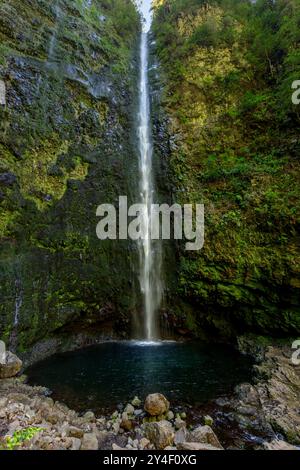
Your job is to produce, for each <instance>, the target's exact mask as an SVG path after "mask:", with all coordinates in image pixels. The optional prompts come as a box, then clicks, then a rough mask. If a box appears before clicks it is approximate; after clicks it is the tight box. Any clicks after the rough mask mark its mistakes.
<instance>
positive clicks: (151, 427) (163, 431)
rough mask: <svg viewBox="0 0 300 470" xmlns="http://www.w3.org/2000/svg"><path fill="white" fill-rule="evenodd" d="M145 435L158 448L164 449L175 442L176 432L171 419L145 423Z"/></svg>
mask: <svg viewBox="0 0 300 470" xmlns="http://www.w3.org/2000/svg"><path fill="white" fill-rule="evenodd" d="M145 436H146V437H147V438H148V439H149V441H150V442H151V443H152V444H154V445H155V448H156V449H164V448H165V447H167V446H170V445H172V444H173V442H174V437H175V434H174V429H173V427H172V425H171V424H170V423H169V421H159V422H157V423H147V424H146V425H145Z"/></svg>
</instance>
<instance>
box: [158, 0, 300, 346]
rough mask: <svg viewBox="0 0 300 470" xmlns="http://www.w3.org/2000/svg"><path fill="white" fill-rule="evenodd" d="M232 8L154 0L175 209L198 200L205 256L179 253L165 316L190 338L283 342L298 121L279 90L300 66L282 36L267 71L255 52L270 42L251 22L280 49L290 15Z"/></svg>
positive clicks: (295, 212)
mask: <svg viewBox="0 0 300 470" xmlns="http://www.w3.org/2000/svg"><path fill="white" fill-rule="evenodd" d="M239 3H240V2H234V1H231V0H229V1H222V0H218V1H208V2H207V1H205V2H204V1H203V2H201V1H193V0H190V1H188V2H180V1H179V0H178V1H177V0H174V2H167V1H166V2H164V1H157V2H155V5H156V9H155V15H154V26H153V34H154V36H155V40H156V43H155V45H154V51H153V53H154V54H156V56H157V57H158V59H159V62H160V65H161V82H162V85H161V90H162V92H161V98H162V100H161V102H162V105H163V108H164V112H165V114H166V115H167V116H168V120H165V122H166V123H167V129H168V136H167V135H166V134H165V135H164V142H165V151H164V152H165V158H167V159H168V166H169V176H170V179H169V181H170V182H172V183H170V185H171V188H172V196H173V202H178V203H180V204H185V203H204V204H205V244H204V248H203V249H202V250H201V251H200V252H186V251H185V250H184V246H183V245H178V246H177V251H176V257H177V259H176V276H175V277H176V278H175V280H174V278H173V280H172V282H171V283H170V284H169V289H170V292H169V298H168V304H169V305H168V310H169V311H170V316H172V314H173V315H175V319H174V324H176V325H181V327H182V328H187V329H189V330H191V331H192V332H193V333H194V334H196V335H198V336H199V335H201V331H202V330H203V329H205V330H206V331H207V332H210V333H211V334H212V336H215V335H216V334H220V335H221V336H222V337H226V338H233V337H235V336H236V335H238V334H240V333H245V332H247V331H248V332H256V333H258V334H266V335H274V336H287V335H289V334H291V335H292V334H297V333H298V332H299V328H300V305H299V298H300V295H299V285H300V284H299V277H300V276H299V273H300V257H299V226H300V224H299V222H300V207H299V200H300V198H299V196H300V195H299V187H300V186H299V169H300V168H299V159H298V158H296V156H297V155H298V154H299V136H298V135H297V134H298V130H297V129H298V128H299V114H298V115H297V110H296V109H295V107H294V108H292V105H291V99H290V98H289V99H288V100H287V101H286V102H283V98H282V96H281V94H280V93H281V91H282V89H283V88H282V87H283V86H286V87H287V88H286V89H288V87H289V85H288V84H287V83H288V80H287V78H286V77H287V75H288V73H290V71H291V68H290V66H289V63H290V62H291V61H292V59H293V64H294V69H293V70H297V71H298V74H299V73H300V58H299V51H297V50H295V44H296V43H294V42H293V40H292V39H287V41H290V42H289V47H286V48H285V49H284V51H283V50H282V56H280V57H279V56H278V57H277V56H276V58H275V57H274V58H272V60H274V63H275V61H276V60H278V64H277V65H276V66H275V65H274V70H273V69H272V70H271V72H272V74H273V75H272V74H271V73H270V64H268V60H267V58H266V57H265V56H263V55H261V56H259V51H258V52H257V51H256V50H255V47H254V46H253V44H256V45H257V44H258V43H259V38H261V37H266V35H269V36H268V37H269V39H270V40H271V38H272V40H273V37H272V34H275V30H274V32H272V31H271V32H270V31H269V30H268V31H265V32H264V31H263V28H268V25H267V23H266V22H265V23H263V19H262V21H261V23H262V24H260V19H259V18H260V16H261V17H262V18H265V17H267V18H269V16H267V15H271V14H272V15H275V16H274V18H275V17H276V18H277V20H278V21H277V23H278V29H279V28H281V30H280V31H281V33H278V35H279V37H278V41H280V37H281V36H280V34H282V35H283V34H284V33H283V31H284V28H286V27H287V26H286V25H287V23H285V22H286V21H287V18H289V21H290V22H293V21H294V20H293V18H294V15H295V14H296V13H297V12H296V11H294V12H293V11H292V10H289V11H287V10H284V12H285V13H284V14H283V11H281V10H280V8H282V9H284V8H285V7H284V3H280V2H279V3H278V4H277V5H276V8H275V9H274V12H271V13H270V12H269V10H268V9H272V7H268V5H267V3H264V6H263V3H261V4H258V5H254V4H250V2H242V3H243V5H242V6H241V5H240V4H239ZM259 9H261V10H262V11H261V13H259V11H260V10H259ZM297 11H298V10H297ZM297 14H298V13H297ZM276 15H277V16H276ZM284 15H287V16H284ZM288 15H290V16H288ZM277 23H276V24H277ZM259 28H262V31H261V30H260V29H259ZM277 31H278V30H277V28H276V32H277ZM250 32H251V34H250ZM250 37H251V39H250ZM282 37H283V36H282ZM291 38H292V36H291ZM255 41H256V42H255ZM288 54H290V55H288ZM291 63H292V62H291ZM276 67H277V68H276ZM156 139H157V145H160V144H159V141H161V140H162V136H157V137H156ZM179 299H180V300H179Z"/></svg>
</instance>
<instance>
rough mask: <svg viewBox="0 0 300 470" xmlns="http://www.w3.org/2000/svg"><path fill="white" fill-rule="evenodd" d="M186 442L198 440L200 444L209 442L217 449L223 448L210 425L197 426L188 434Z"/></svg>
mask: <svg viewBox="0 0 300 470" xmlns="http://www.w3.org/2000/svg"><path fill="white" fill-rule="evenodd" d="M187 441H188V442H198V443H200V444H210V445H211V446H213V447H217V448H218V449H223V447H222V446H221V444H220V442H219V439H218V438H217V436H216V435H215V433H214V432H213V430H212V429H211V427H210V426H198V427H197V428H196V429H194V430H193V431H192V432H190V433H189V435H188V439H187Z"/></svg>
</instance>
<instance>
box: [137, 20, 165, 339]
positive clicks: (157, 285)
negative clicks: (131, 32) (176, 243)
mask: <svg viewBox="0 0 300 470" xmlns="http://www.w3.org/2000/svg"><path fill="white" fill-rule="evenodd" d="M148 29H149V19H148V21H147V22H146V24H145V26H144V27H143V31H142V34H141V46H140V90H139V93H140V95H139V122H138V136H139V155H140V161H139V169H140V194H141V203H142V204H143V206H144V207H145V209H146V210H144V211H143V213H142V214H141V215H142V226H143V235H144V236H143V239H142V240H140V241H139V259H140V285H141V291H142V294H143V300H144V312H143V313H144V332H143V334H144V336H145V338H146V339H147V340H153V339H157V338H158V328H157V319H156V313H157V310H158V308H159V305H160V302H161V293H162V283H161V276H160V264H161V262H160V250H159V246H158V244H157V243H156V244H155V243H154V242H153V241H152V240H151V205H152V203H153V193H154V182H153V173H152V155H153V148H152V142H151V126H150V99H149V86H148Z"/></svg>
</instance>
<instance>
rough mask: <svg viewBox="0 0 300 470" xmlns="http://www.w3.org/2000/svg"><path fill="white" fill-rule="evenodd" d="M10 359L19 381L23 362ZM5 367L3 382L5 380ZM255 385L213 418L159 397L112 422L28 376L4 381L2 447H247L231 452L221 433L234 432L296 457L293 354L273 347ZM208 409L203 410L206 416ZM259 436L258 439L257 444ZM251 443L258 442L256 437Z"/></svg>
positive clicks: (299, 431) (215, 407)
mask: <svg viewBox="0 0 300 470" xmlns="http://www.w3.org/2000/svg"><path fill="white" fill-rule="evenodd" d="M12 363H13V356H11V355H9V367H10V370H11V371H12V370H13V373H14V374H16V373H17V371H18V369H19V368H20V361H19V360H18V359H17V358H15V364H16V367H15V368H12ZM4 369H5V366H1V369H0V376H1V377H4V376H5V374H4V373H3V370H4ZM255 369H256V380H255V383H254V384H253V385H251V384H242V385H240V386H238V387H237V388H236V389H235V393H234V395H233V396H232V397H226V398H224V397H222V398H219V399H218V400H216V401H215V402H213V403H211V404H210V407H211V410H212V414H211V416H207V415H206V416H205V415H204V414H203V415H202V416H201V415H198V422H196V423H195V421H194V422H193V421H192V420H191V419H190V416H189V412H188V411H187V413H186V412H178V411H177V410H176V409H172V407H170V403H169V402H168V400H167V398H166V397H164V396H163V395H161V394H159V393H154V394H152V395H149V396H147V397H146V399H145V402H144V403H143V402H142V401H141V400H140V399H139V398H138V397H135V398H133V399H132V400H130V401H129V402H128V403H127V404H126V406H122V407H121V406H120V407H118V409H116V410H115V411H114V412H113V413H111V414H110V415H109V416H95V414H94V413H93V412H92V411H87V412H86V413H85V414H83V415H82V414H81V415H80V414H79V413H77V412H76V411H74V410H71V409H69V408H68V407H67V406H66V405H65V404H62V403H59V402H57V401H54V400H53V399H52V398H51V397H50V396H49V390H48V389H46V388H44V387H32V386H29V385H27V384H26V376H24V375H22V376H20V377H11V378H7V377H6V378H1V379H0V445H1V448H2V449H7V448H12V449H27V450H39V449H42V450H101V449H102V450H122V449H134V450H146V449H148V450H151V449H165V450H176V449H178V450H195V451H198V450H224V449H226V448H236V449H238V448H245V447H243V442H242V441H243V438H242V437H241V438H240V440H238V439H237V441H236V442H240V444H236V445H233V446H228V445H226V440H224V439H223V438H222V433H221V431H220V434H219V430H221V428H222V425H223V427H226V426H233V425H234V426H235V427H236V429H237V434H239V432H240V435H241V436H247V435H248V438H249V436H252V439H253V441H254V444H253V446H252V448H253V449H266V450H277V449H280V450H292V449H295V450H297V445H299V443H300V415H299V403H300V374H299V372H300V368H299V366H294V365H292V364H291V362H290V357H289V355H288V351H287V350H285V349H283V348H280V349H279V348H271V347H269V348H268V349H267V350H266V352H265V354H264V360H263V362H262V363H261V364H259V365H257V366H255ZM204 410H205V407H204V408H203V413H204ZM255 437H256V439H255ZM249 439H251V438H249Z"/></svg>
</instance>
